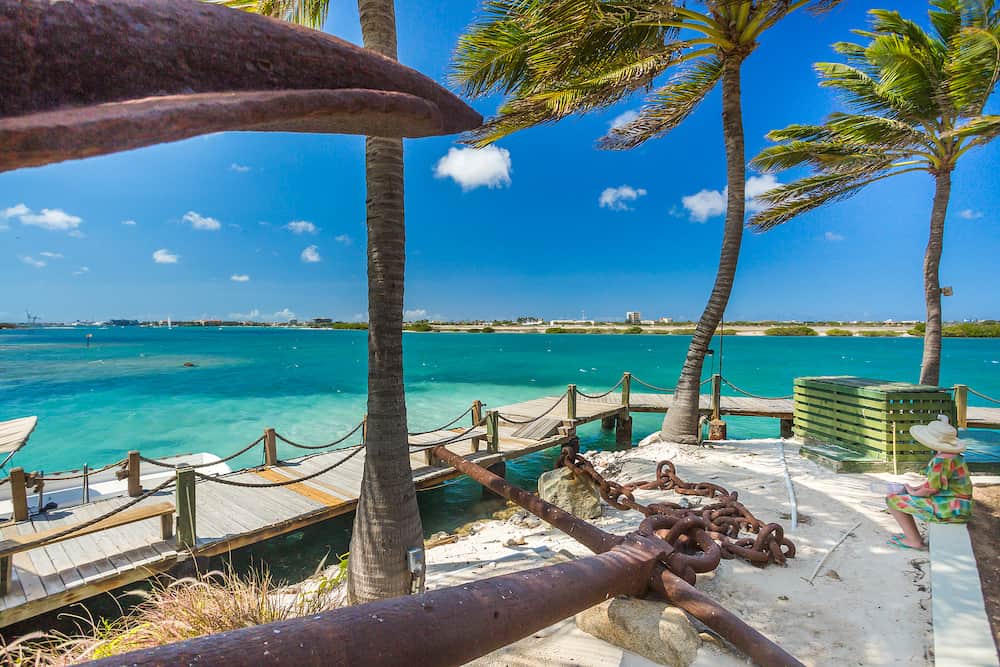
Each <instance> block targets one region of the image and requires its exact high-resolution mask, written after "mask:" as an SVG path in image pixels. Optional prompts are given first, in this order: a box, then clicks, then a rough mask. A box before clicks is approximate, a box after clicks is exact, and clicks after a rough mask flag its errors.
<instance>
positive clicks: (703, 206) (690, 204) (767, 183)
mask: <svg viewBox="0 0 1000 667" xmlns="http://www.w3.org/2000/svg"><path fill="white" fill-rule="evenodd" d="M779 185H781V183H779V182H778V179H776V178H775V177H774V176H773V175H772V174H763V175H761V176H751V177H750V178H748V179H747V182H746V186H745V194H746V210H747V213H759V212H760V211H763V210H764V209H765V208H767V204H765V203H764V202H762V201H760V199H759V197H760V196H761V195H762V194H764V193H765V192H767V191H768V190H773V189H774V188H776V187H778V186H779ZM728 194H729V188H724V189H723V190H722V191H721V192H720V191H718V190H702V191H700V192H698V193H696V194H693V195H688V196H686V197H682V198H681V204H682V205H683V206H684V208H686V209H687V211H688V213H689V214H690V216H691V219H692V220H694V221H695V222H705V221H707V220H708V219H709V218H714V217H715V216H717V215H722V214H723V213H725V212H726V198H727V196H728Z"/></svg>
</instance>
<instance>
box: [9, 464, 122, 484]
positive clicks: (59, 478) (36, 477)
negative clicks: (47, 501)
mask: <svg viewBox="0 0 1000 667" xmlns="http://www.w3.org/2000/svg"><path fill="white" fill-rule="evenodd" d="M127 462H128V459H121V460H120V461H115V462H114V463H109V464H108V465H106V466H104V467H103V468H95V469H94V470H88V471H87V472H83V471H80V472H79V473H77V474H75V475H58V476H56V477H52V476H49V475H45V476H43V475H37V474H33V477H32V479H33V480H35V481H39V482H63V481H67V480H71V479H82V478H83V477H90V476H91V475H96V474H97V473H100V472H104V471H105V470H111V469H112V468H114V467H117V466H120V465H122V464H123V463H127ZM9 481H10V477H7V478H5V479H4V480H3V481H2V482H0V484H3V483H6V482H9Z"/></svg>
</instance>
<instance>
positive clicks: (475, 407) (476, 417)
mask: <svg viewBox="0 0 1000 667" xmlns="http://www.w3.org/2000/svg"><path fill="white" fill-rule="evenodd" d="M482 421H483V403H482V401H473V402H472V426H473V427H476V426H479V424H481V423H482ZM479 440H480V439H479V438H473V439H472V451H474V452H478V451H479Z"/></svg>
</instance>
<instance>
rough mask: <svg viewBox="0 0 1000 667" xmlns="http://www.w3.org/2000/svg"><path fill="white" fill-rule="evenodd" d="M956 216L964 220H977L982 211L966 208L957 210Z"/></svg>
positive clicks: (981, 215)
mask: <svg viewBox="0 0 1000 667" xmlns="http://www.w3.org/2000/svg"><path fill="white" fill-rule="evenodd" d="M958 217H960V218H964V219H965V220H978V219H979V218H981V217H983V212H982V211H976V210H973V209H971V208H966V209H963V210H961V211H959V212H958Z"/></svg>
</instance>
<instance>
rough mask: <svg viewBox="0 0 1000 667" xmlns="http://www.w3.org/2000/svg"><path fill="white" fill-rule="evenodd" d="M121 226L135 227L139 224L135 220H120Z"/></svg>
mask: <svg viewBox="0 0 1000 667" xmlns="http://www.w3.org/2000/svg"><path fill="white" fill-rule="evenodd" d="M122 224H123V225H125V226H126V227H135V226H136V225H138V224H139V223H138V222H136V221H135V220H122Z"/></svg>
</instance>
